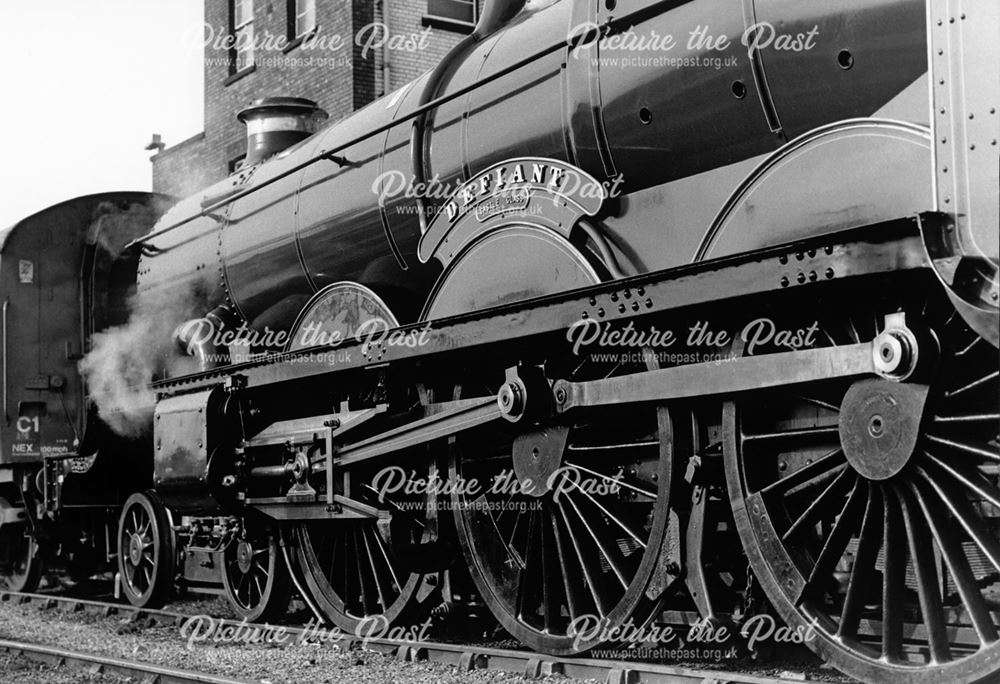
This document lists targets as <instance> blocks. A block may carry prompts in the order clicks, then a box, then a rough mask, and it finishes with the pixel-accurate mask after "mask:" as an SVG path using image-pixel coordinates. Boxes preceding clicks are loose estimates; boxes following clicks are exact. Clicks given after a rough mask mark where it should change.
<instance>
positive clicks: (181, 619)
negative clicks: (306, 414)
mask: <svg viewBox="0 0 1000 684" xmlns="http://www.w3.org/2000/svg"><path fill="white" fill-rule="evenodd" d="M2 602H10V603H13V604H17V605H21V604H37V606H38V608H39V609H41V610H59V611H61V612H65V613H73V612H78V611H87V612H90V613H96V614H99V615H102V616H105V617H110V616H112V615H118V616H122V615H124V616H131V618H132V619H133V620H144V619H145V620H152V621H154V622H155V623H157V624H160V625H174V626H177V627H178V628H179V627H181V626H182V625H183V624H184V623H185V622H186V621H187V620H189V619H191V618H192V617H195V616H193V615H190V614H186V613H182V612H177V611H171V610H149V609H140V608H136V607H134V606H131V605H125V604H119V603H110V602H105V601H99V600H93V599H82V598H76V597H70V596H60V595H53V594H37V593H22V592H0V603H2ZM213 620H215V622H216V625H215V626H216V629H217V630H221V629H222V628H229V627H231V628H236V627H238V626H243V627H245V628H247V629H250V630H252V629H255V628H259V629H262V630H263V629H265V625H261V624H254V623H243V622H240V621H237V620H232V619H228V618H219V619H215V618H213ZM283 628H284V630H285V633H287V634H288V635H289V636H290V637H291V638H294V639H298V638H305V639H307V640H308V639H309V638H310V635H309V632H308V629H309V628H307V627H300V626H289V625H283ZM339 644H340V646H341V648H344V649H345V650H350V649H353V648H360V647H362V646H363V647H364V648H366V649H368V650H370V651H375V652H378V653H382V654H384V655H386V656H390V657H393V658H395V659H396V660H399V661H407V662H409V661H429V662H435V663H441V664H445V665H450V666H453V667H455V668H457V669H458V670H459V671H462V672H468V671H472V670H495V671H502V672H508V673H514V674H520V675H524V676H526V677H542V676H546V675H562V676H564V677H567V678H570V679H577V680H596V681H602V682H605V683H606V684H723V683H728V684H800V683H801V682H802V681H810V682H833V681H842V679H841V680H835V679H826V678H816V677H807V676H806V675H805V674H803V673H798V672H783V673H780V674H778V675H775V676H772V675H761V674H750V673H745V672H732V671H726V670H721V669H718V670H716V669H709V668H696V667H686V666H672V665H661V664H656V663H645V662H639V661H624V660H610V659H593V658H560V657H554V656H549V655H544V654H539V653H534V652H531V651H527V650H514V649H504V648H491V647H485V646H476V645H471V644H456V643H441V642H434V641H411V640H402V639H390V638H371V639H362V638H360V637H357V636H353V635H346V634H345V635H344V638H343V639H342V640H341V641H340V642H339ZM0 649H6V650H8V651H12V652H21V653H24V654H25V655H26V656H29V657H36V656H37V658H38V659H41V660H44V661H47V662H60V661H63V662H66V663H73V664H77V663H78V664H81V665H82V666H85V667H92V668H104V669H103V670H100V669H97V670H93V671H97V672H100V671H107V672H119V673H125V674H135V675H138V676H139V677H140V678H141V679H142V680H143V681H156V682H213V683H214V682H220V683H221V682H234V681H240V680H234V679H230V678H225V677H214V676H212V675H202V674H197V673H192V672H185V671H182V670H172V669H170V668H163V667H157V666H153V665H147V664H142V663H131V662H128V661H122V660H118V659H114V658H106V657H102V656H90V655H85V654H80V653H74V652H71V651H65V650H63V649H58V648H51V647H40V646H35V645H31V644H20V643H16V642H5V641H0ZM129 667H134V668H135V669H134V670H133V671H131V672H129V671H128V669H127V668H129ZM122 668H124V669H122ZM143 668H145V669H143Z"/></svg>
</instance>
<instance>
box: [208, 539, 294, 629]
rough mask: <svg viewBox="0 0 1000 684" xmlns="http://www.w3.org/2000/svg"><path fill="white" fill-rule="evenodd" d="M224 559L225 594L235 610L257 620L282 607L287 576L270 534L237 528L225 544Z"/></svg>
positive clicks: (279, 610)
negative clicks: (234, 534) (229, 540)
mask: <svg viewBox="0 0 1000 684" xmlns="http://www.w3.org/2000/svg"><path fill="white" fill-rule="evenodd" d="M224 563H225V568H224V573H223V584H224V585H225V590H226V597H227V598H228V599H229V602H230V605H232V607H233V609H234V610H235V611H236V613H237V614H239V615H240V616H241V617H244V618H246V619H248V620H258V619H261V618H263V617H267V618H273V617H277V616H279V615H280V614H281V613H283V612H284V611H285V609H286V608H287V606H288V599H289V588H288V582H289V579H288V578H287V577H286V575H287V569H286V568H285V566H284V562H283V560H282V559H281V557H280V552H279V550H278V541H277V538H276V537H275V535H274V534H272V533H270V532H263V531H261V532H258V533H257V534H248V533H247V532H246V531H245V530H241V532H240V535H239V536H238V537H237V538H235V539H233V540H232V541H231V542H230V543H229V545H228V546H227V547H226V551H225V555H224Z"/></svg>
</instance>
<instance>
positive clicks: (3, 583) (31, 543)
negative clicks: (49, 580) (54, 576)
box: [0, 525, 42, 592]
mask: <svg viewBox="0 0 1000 684" xmlns="http://www.w3.org/2000/svg"><path fill="white" fill-rule="evenodd" d="M5 532H7V530H5ZM0 544H4V545H6V546H7V547H8V549H9V553H10V556H9V562H8V563H6V564H4V565H3V566H0V589H3V590H4V591H25V592H32V591H34V590H35V589H37V588H38V584H39V582H40V581H41V579H42V558H41V555H40V554H39V552H38V542H36V541H35V538H34V537H32V536H31V535H29V534H27V529H26V528H25V527H23V526H21V525H18V526H15V527H14V529H12V530H10V531H9V532H7V533H6V534H4V535H3V536H2V537H0Z"/></svg>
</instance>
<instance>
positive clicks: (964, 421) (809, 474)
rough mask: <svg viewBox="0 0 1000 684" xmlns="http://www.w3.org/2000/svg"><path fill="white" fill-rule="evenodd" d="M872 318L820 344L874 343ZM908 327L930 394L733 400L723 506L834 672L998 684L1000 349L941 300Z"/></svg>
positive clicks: (804, 389)
mask: <svg viewBox="0 0 1000 684" xmlns="http://www.w3.org/2000/svg"><path fill="white" fill-rule="evenodd" d="M890 306H891V305H890ZM893 308H895V307H892V308H889V309H888V311H892V310H893ZM880 318H881V317H880V316H874V315H865V316H858V315H854V316H844V317H842V318H841V319H840V320H839V321H838V322H837V323H836V324H835V325H827V326H825V327H824V328H823V329H821V331H820V337H821V338H822V339H824V340H826V343H827V344H846V343H852V342H861V341H866V340H871V339H873V337H874V335H875V334H876V332H878V331H877V328H878V327H879V321H880ZM907 324H908V325H914V326H919V325H921V324H925V325H927V326H929V327H930V329H931V331H932V332H933V335H934V337H935V338H936V339H937V340H938V342H939V346H940V360H939V365H938V368H937V371H936V373H934V374H933V375H932V376H929V377H928V378H926V382H927V384H918V383H916V382H893V381H890V380H883V379H877V378H875V379H862V380H857V381H854V382H851V381H841V380H831V381H824V382H815V383H810V384H805V385H802V384H800V385H790V386H786V387H783V388H779V389H775V390H767V391H761V392H756V393H753V394H747V395H744V396H741V397H738V398H736V399H734V400H732V401H729V402H728V403H727V405H726V407H725V409H724V417H723V422H724V433H725V457H726V474H727V479H728V483H729V491H730V499H731V502H732V505H733V510H734V515H735V517H736V520H737V526H738V528H739V531H740V536H741V538H742V540H743V545H744V548H745V549H746V551H747V556H748V557H749V559H750V564H751V566H752V567H753V570H754V573H755V575H756V577H757V578H758V580H759V581H760V583H761V585H762V586H763V588H764V590H765V592H766V593H767V595H768V598H769V599H770V600H771V602H772V604H773V605H774V607H775V608H776V609H777V611H778V612H779V613H780V614H781V616H782V617H783V618H784V619H785V621H786V622H787V623H788V624H789V625H790V626H791V627H792V628H794V629H795V630H798V631H799V634H802V635H805V634H811V635H813V636H812V638H810V639H809V640H808V641H807V645H808V646H810V647H811V648H813V649H814V650H816V651H817V652H818V653H820V654H821V655H823V656H824V657H825V658H826V659H828V660H829V661H831V662H832V663H833V664H834V665H835V666H836V667H838V668H839V669H841V670H843V671H844V672H846V673H848V674H850V675H852V676H854V677H857V678H859V679H862V680H864V681H869V682H890V683H895V684H937V683H939V682H949V683H951V682H964V683H970V682H981V681H996V677H997V674H998V671H1000V665H998V663H1000V487H998V474H1000V468H998V464H1000V446H998V434H1000V429H998V428H1000V413H998V412H997V406H998V382H997V376H998V373H997V350H996V348H994V347H992V346H991V345H990V344H989V343H988V342H986V341H985V340H984V339H983V338H981V337H979V336H978V335H976V334H975V333H973V332H972V331H970V330H969V329H968V328H967V327H966V326H965V324H964V322H963V321H962V319H961V317H960V316H957V315H956V314H955V312H954V310H953V309H951V307H950V305H948V304H947V303H944V302H940V301H932V302H928V303H925V304H917V305H916V306H914V307H912V308H911V309H910V310H908V311H907ZM921 353H923V348H921Z"/></svg>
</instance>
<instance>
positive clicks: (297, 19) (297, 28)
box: [288, 0, 316, 40]
mask: <svg viewBox="0 0 1000 684" xmlns="http://www.w3.org/2000/svg"><path fill="white" fill-rule="evenodd" d="M315 28H316V0H288V39H289V40H296V39H299V38H304V37H306V36H308V35H309V34H310V33H312V32H313V30H314V29H315Z"/></svg>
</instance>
